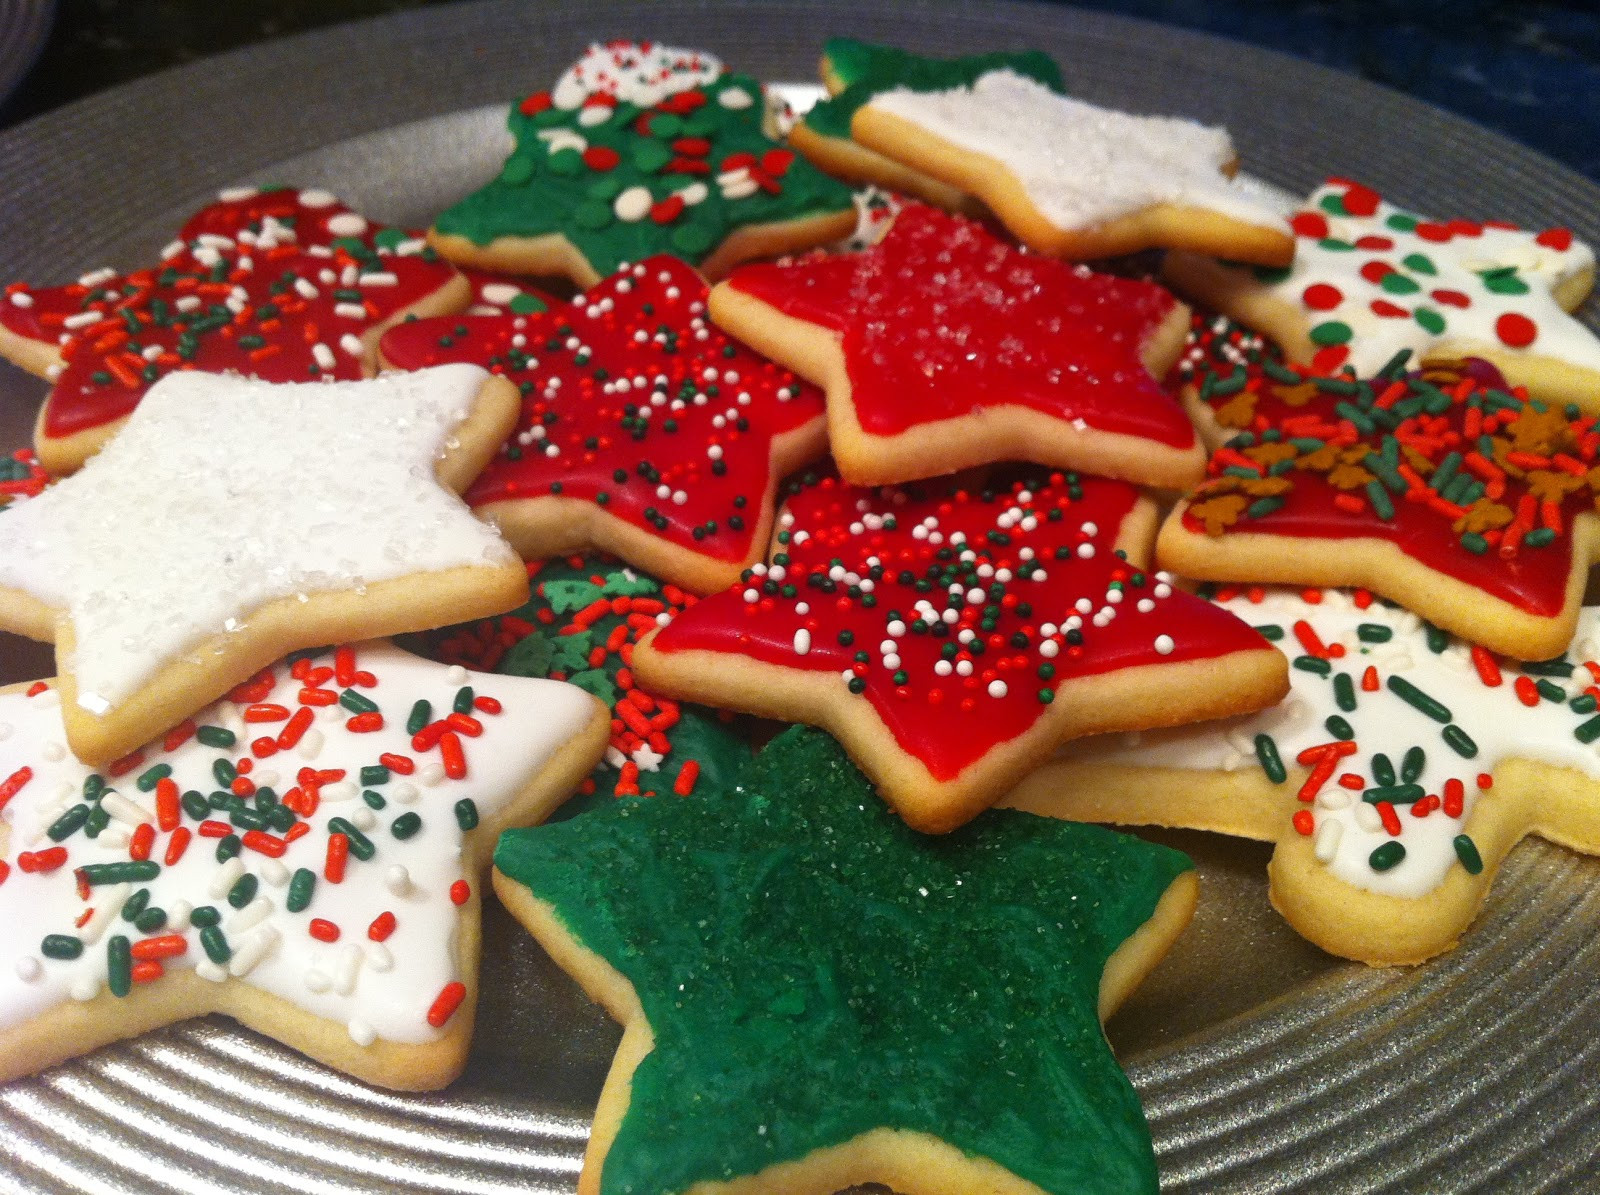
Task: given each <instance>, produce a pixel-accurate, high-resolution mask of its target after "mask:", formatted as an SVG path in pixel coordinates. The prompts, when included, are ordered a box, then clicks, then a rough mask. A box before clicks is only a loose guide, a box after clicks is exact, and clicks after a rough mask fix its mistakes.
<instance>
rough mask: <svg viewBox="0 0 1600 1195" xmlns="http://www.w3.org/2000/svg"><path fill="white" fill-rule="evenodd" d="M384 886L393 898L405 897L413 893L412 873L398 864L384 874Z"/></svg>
mask: <svg viewBox="0 0 1600 1195" xmlns="http://www.w3.org/2000/svg"><path fill="white" fill-rule="evenodd" d="M383 886H384V887H385V888H387V889H388V890H389V895H391V896H405V895H406V894H407V893H408V892H410V891H411V873H410V872H409V871H407V870H406V869H405V866H404V865H403V864H400V863H396V864H394V865H393V866H391V867H390V868H389V870H388V871H386V872H384V873H383Z"/></svg>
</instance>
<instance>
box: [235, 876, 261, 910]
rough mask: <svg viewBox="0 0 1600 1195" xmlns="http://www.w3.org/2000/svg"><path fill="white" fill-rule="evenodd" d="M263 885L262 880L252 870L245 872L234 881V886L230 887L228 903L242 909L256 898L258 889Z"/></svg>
mask: <svg viewBox="0 0 1600 1195" xmlns="http://www.w3.org/2000/svg"><path fill="white" fill-rule="evenodd" d="M259 887H261V881H260V880H258V879H256V877H255V876H254V875H252V874H251V873H250V872H248V871H247V872H245V873H244V874H243V875H242V876H240V877H239V878H238V879H237V880H235V881H234V882H233V887H232V888H229V889H228V903H229V904H230V905H232V906H233V907H234V908H236V909H242V908H244V907H245V905H247V904H249V903H250V902H251V901H253V900H254V899H255V898H256V889H257V888H259Z"/></svg>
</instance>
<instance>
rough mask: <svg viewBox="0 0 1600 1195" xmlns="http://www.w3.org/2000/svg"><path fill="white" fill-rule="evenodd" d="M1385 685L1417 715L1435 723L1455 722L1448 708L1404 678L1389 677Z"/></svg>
mask: <svg viewBox="0 0 1600 1195" xmlns="http://www.w3.org/2000/svg"><path fill="white" fill-rule="evenodd" d="M1387 684H1388V686H1389V691H1390V692H1391V693H1393V694H1394V695H1395V696H1396V697H1398V698H1399V699H1400V700H1401V701H1403V702H1405V703H1406V704H1407V705H1409V706H1410V707H1411V708H1412V709H1414V710H1416V711H1418V712H1419V713H1421V714H1425V715H1426V716H1427V717H1429V718H1432V719H1433V720H1434V721H1435V722H1452V721H1454V720H1455V715H1454V714H1452V713H1451V712H1450V707H1449V706H1447V705H1445V704H1444V703H1443V702H1441V701H1435V700H1434V699H1433V698H1432V697H1429V696H1428V695H1427V694H1426V693H1424V692H1423V691H1422V690H1421V689H1419V688H1417V686H1416V685H1414V684H1412V683H1411V682H1410V681H1408V680H1407V679H1406V678H1405V677H1403V676H1391V677H1390V678H1389V679H1388V681H1387Z"/></svg>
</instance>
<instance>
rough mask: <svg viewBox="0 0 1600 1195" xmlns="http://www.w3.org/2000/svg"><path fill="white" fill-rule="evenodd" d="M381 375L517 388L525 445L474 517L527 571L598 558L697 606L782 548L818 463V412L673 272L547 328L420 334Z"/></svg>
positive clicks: (478, 321) (393, 340)
mask: <svg viewBox="0 0 1600 1195" xmlns="http://www.w3.org/2000/svg"><path fill="white" fill-rule="evenodd" d="M382 353H383V358H384V360H385V361H387V362H389V363H391V364H393V365H396V366H399V367H400V368H402V369H416V368H420V367H423V366H427V365H435V364H438V363H440V362H444V361H470V362H473V363H475V364H478V365H482V366H485V367H486V368H488V369H490V370H492V371H493V372H495V373H497V374H500V375H503V376H504V377H506V378H508V379H510V380H511V381H512V382H515V383H516V384H517V386H518V388H519V389H520V390H521V391H522V396H523V397H522V415H521V419H520V421H519V422H518V424H517V429H516V431H515V433H514V434H513V435H512V436H511V437H510V438H509V439H508V440H507V442H506V444H505V446H504V448H503V449H502V450H501V451H500V453H499V454H498V455H497V456H496V457H495V459H494V460H493V462H491V463H490V465H489V467H488V468H487V469H485V470H484V472H483V474H482V476H480V477H479V478H478V480H477V481H476V482H475V483H474V484H473V486H472V488H471V489H469V490H468V491H467V494H466V498H467V502H468V503H469V504H470V505H471V506H472V507H473V509H474V510H476V511H477V512H478V513H479V514H480V515H481V516H482V517H484V518H486V519H488V520H490V521H491V522H493V523H494V524H495V525H496V526H498V527H499V528H500V530H501V532H502V533H503V534H504V535H505V536H506V538H507V539H509V540H510V541H511V544H512V546H513V547H515V548H516V549H517V550H518V551H519V552H521V553H522V555H523V556H524V557H525V558H526V559H528V560H540V559H546V558H549V557H552V556H561V555H566V554H569V553H572V552H575V551H582V550H585V549H588V548H591V547H594V548H601V549H604V550H606V551H610V552H613V553H615V554H616V555H618V556H621V557H622V558H623V559H625V560H627V561H629V562H630V563H632V564H635V565H637V566H639V567H640V568H643V569H645V570H646V571H648V572H650V573H652V574H654V575H656V576H659V577H661V578H663V579H665V580H668V581H672V582H674V583H676V584H679V585H683V586H685V587H687V588H689V589H692V590H695V591H696V592H699V593H709V592H711V591H713V590H716V589H720V588H722V587H723V586H725V585H730V584H732V583H733V582H734V581H735V580H737V578H738V576H739V571H740V570H741V569H743V568H746V567H748V566H749V565H750V564H752V563H754V562H755V561H756V560H757V559H759V558H760V555H761V553H762V551H763V550H764V549H765V548H766V545H767V542H768V540H769V538H770V536H771V527H772V509H773V498H774V493H775V491H776V489H777V486H778V482H779V481H780V480H781V479H782V477H783V475H784V474H785V473H787V472H789V471H790V470H792V469H795V468H798V467H799V466H800V465H802V464H804V463H806V462H807V461H810V460H813V459H815V458H816V457H819V456H821V455H822V453H823V452H824V450H825V446H826V426H825V422H824V413H823V401H822V395H821V393H820V392H819V391H818V390H817V388H816V387H815V386H812V385H810V384H809V383H807V382H804V381H801V380H800V379H798V378H796V377H795V376H794V375H793V374H791V373H789V372H788V371H787V370H785V369H780V368H778V367H777V366H775V365H773V364H772V363H771V362H770V361H767V360H765V359H764V358H762V357H760V356H758V355H757V354H755V353H752V352H751V351H750V350H749V349H747V348H745V347H744V346H743V345H741V344H738V343H737V342H735V341H734V340H732V339H730V338H729V337H728V336H726V335H724V334H723V333H722V332H721V331H720V330H718V329H717V328H715V327H714V326H712V325H711V323H710V321H709V320H708V318H707V316H706V284H705V282H704V281H703V280H702V279H701V277H700V275H699V274H697V273H695V271H694V269H693V268H692V267H691V266H688V265H686V264H685V263H683V262H681V261H679V260H678V259H676V258H673V257H652V258H650V259H648V260H646V261H642V262H639V263H638V264H636V265H632V266H627V267H624V268H623V269H621V270H619V271H617V273H615V274H613V275H612V276H611V277H610V278H607V279H605V280H604V281H602V282H600V283H599V284H598V285H596V286H594V287H591V288H590V289H589V290H587V291H585V292H584V293H583V294H581V295H579V296H577V298H575V299H574V300H573V302H572V303H570V304H565V305H562V306H560V307H558V308H556V309H555V310H552V311H549V312H546V313H544V314H530V315H526V316H524V315H518V314H514V313H508V314H506V315H502V316H490V317H482V318H459V319H438V320H416V321H413V322H411V323H407V324H403V325H401V326H399V327H397V328H395V329H393V330H392V331H391V332H389V333H388V334H387V335H386V336H385V337H384V339H383V342H382Z"/></svg>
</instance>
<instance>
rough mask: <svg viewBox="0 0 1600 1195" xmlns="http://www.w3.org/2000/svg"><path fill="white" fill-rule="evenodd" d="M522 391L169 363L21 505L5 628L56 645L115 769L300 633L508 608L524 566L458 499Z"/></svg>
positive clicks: (66, 701)
mask: <svg viewBox="0 0 1600 1195" xmlns="http://www.w3.org/2000/svg"><path fill="white" fill-rule="evenodd" d="M517 408H518V399H517V393H516V389H515V387H513V386H512V385H511V384H510V383H508V382H506V381H505V380H504V379H501V378H492V377H490V376H489V374H488V373H487V372H486V371H485V370H483V369H481V368H478V367H477V366H472V365H450V366H441V367H440V368H438V369H432V370H425V371H421V372H418V373H411V374H388V375H385V376H383V377H379V378H374V379H370V380H366V381H357V382H332V383H302V384H274V383H269V382H261V381H256V380H250V379H244V378H239V377H236V376H233V375H220V374H203V373H176V374H173V375H170V376H169V377H166V378H163V379H162V380H161V381H159V382H158V383H156V385H155V386H153V387H151V389H150V391H149V392H148V393H147V394H146V395H145V397H144V400H143V401H142V402H141V403H140V405H139V408H138V410H137V411H135V412H134V414H133V415H132V416H131V417H130V418H129V420H128V423H127V425H126V426H125V428H124V429H123V431H122V432H121V433H120V434H119V435H118V436H117V437H115V438H114V439H113V440H112V441H111V443H110V444H108V445H107V446H106V448H104V449H103V450H102V451H101V452H100V453H99V454H98V455H96V456H95V457H94V458H93V460H92V461H91V462H90V464H89V465H87V466H86V467H85V468H84V469H82V470H81V471H79V472H78V473H76V474H74V475H73V476H72V477H70V478H68V479H67V480H65V481H63V482H61V483H60V484H59V485H56V486H54V487H52V488H51V489H49V490H47V491H45V492H44V493H43V494H41V495H40V496H39V497H37V498H34V499H32V500H30V501H29V502H27V503H26V504H25V505H23V506H21V507H18V508H17V509H16V510H14V511H12V512H9V513H8V514H7V515H6V517H5V519H4V520H3V522H0V627H4V628H5V629H8V630H12V631H16V632H19V633H21V634H24V635H29V636H31V637H33V638H36V639H42V640H46V641H49V640H54V642H55V643H56V654H57V659H58V662H59V664H60V667H61V690H62V696H63V702H62V713H63V717H64V719H65V722H66V727H67V739H68V742H69V743H70V744H71V745H72V749H73V751H74V752H75V753H76V754H77V755H78V757H79V758H80V759H83V760H84V761H85V762H87V763H90V764H104V763H107V762H109V761H110V760H113V759H116V758H117V757H118V756H120V755H123V754H125V753H126V752H128V751H131V750H133V749H134V748H135V747H137V746H138V745H139V744H140V743H143V742H145V741H146V740H148V739H150V738H153V737H155V736H156V735H159V734H161V733H162V732H163V731H165V730H166V729H167V728H168V727H170V726H172V725H174V724H175V723H177V722H179V721H181V720H182V719H183V718H185V717H187V716H188V715H189V714H191V713H193V712H194V711H195V710H196V709H198V708H200V707H201V706H203V705H205V704H206V703H207V702H209V701H211V700H213V699H215V698H216V697H217V696H219V695H220V694H222V693H224V692H226V691H227V690H228V689H229V688H230V687H231V686H233V685H235V684H238V683H239V682H241V681H243V680H244V679H246V678H247V677H249V676H250V675H252V674H253V673H254V672H255V671H256V670H257V669H259V668H261V667H263V666H264V665H266V664H268V663H270V662H271V661H273V660H275V659H278V658H280V657H281V656H283V655H284V654H285V653H287V652H289V651H293V650H295V649H296V648H301V647H309V646H315V645H318V644H323V643H330V642H337V641H341V640H348V639H354V638H362V637H368V636H372V635H379V634H398V633H400V632H403V631H415V630H424V629H427V628H430V627H436V626H442V625H445V624H447V623H451V622H458V621H460V620H462V619H465V618H474V617H480V616H483V615H488V614H496V613H499V612H500V611H502V610H506V609H509V608H510V607H512V606H515V605H517V604H519V603H520V602H522V601H525V600H526V599H527V593H528V589H527V575H526V573H525V571H524V569H523V567H522V564H521V562H520V561H519V560H518V559H517V557H516V554H515V553H514V552H512V551H511V549H510V548H509V547H508V546H507V545H506V544H505V542H504V541H503V540H501V539H500V537H499V536H498V535H497V534H496V533H495V532H494V530H493V529H492V528H490V527H488V526H486V525H485V524H483V523H481V522H479V521H478V520H477V519H475V518H473V516H472V514H471V512H470V511H468V509H467V508H466V506H465V505H463V504H462V502H461V501H460V499H459V498H458V497H457V496H456V495H457V493H458V492H459V491H460V490H462V489H463V488H465V487H466V485H467V484H468V483H469V482H471V480H472V479H473V478H474V477H475V476H476V475H477V473H478V471H479V470H480V469H481V468H482V467H483V465H484V463H485V462H487V461H488V460H489V458H490V457H491V456H492V455H493V453H494V452H495V450H496V449H497V448H498V447H499V446H500V443H501V442H502V441H503V440H504V438H505V436H506V435H507V434H508V433H509V432H510V429H511V428H512V426H513V425H514V424H515V421H516V417H517Z"/></svg>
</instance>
